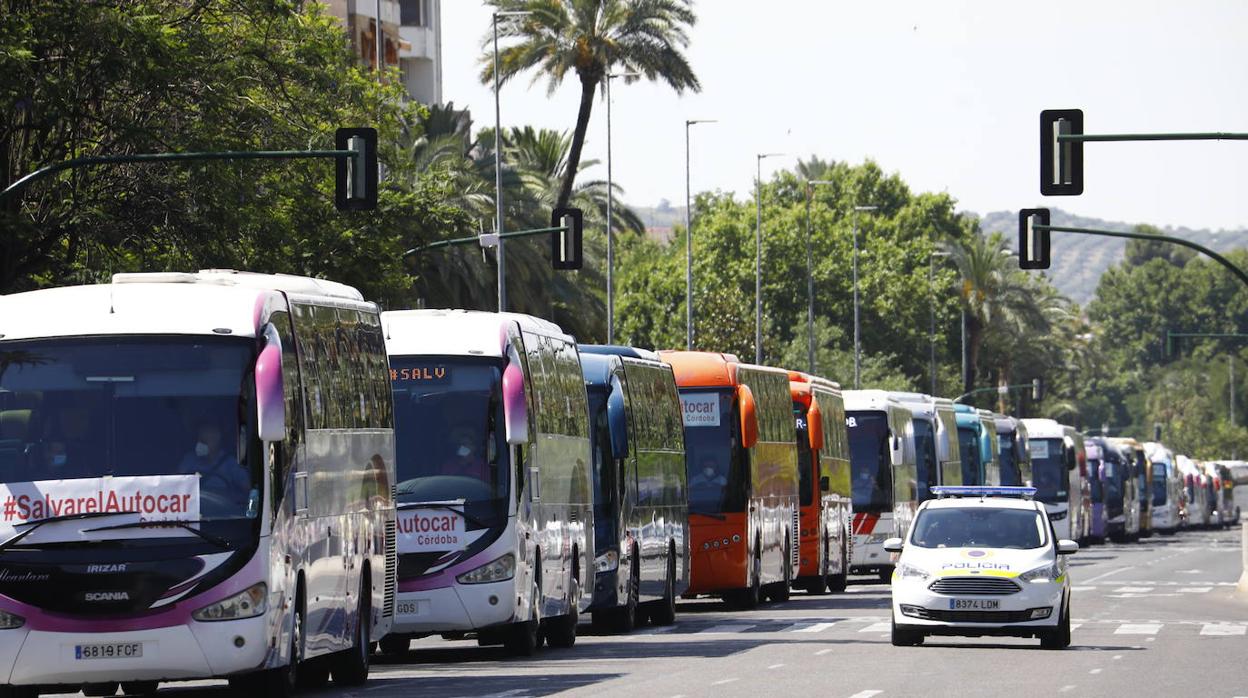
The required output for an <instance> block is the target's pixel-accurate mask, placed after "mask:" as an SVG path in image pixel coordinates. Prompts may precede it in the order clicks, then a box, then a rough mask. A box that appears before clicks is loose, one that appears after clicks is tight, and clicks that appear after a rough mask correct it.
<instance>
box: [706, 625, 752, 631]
mask: <svg viewBox="0 0 1248 698" xmlns="http://www.w3.org/2000/svg"><path fill="white" fill-rule="evenodd" d="M753 627H755V626H753V625H742V624H741V623H724V624H722V625H712V626H711V627H709V628H707V629H706V630H703V631H701V632H702V633H743V632H745V631H747V630H749V629H751V628H753Z"/></svg>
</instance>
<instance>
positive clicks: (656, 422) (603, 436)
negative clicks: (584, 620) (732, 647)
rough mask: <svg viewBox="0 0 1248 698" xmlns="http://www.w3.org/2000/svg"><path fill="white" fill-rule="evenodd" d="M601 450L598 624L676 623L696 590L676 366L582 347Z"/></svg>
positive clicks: (597, 473) (646, 355)
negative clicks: (684, 598)
mask: <svg viewBox="0 0 1248 698" xmlns="http://www.w3.org/2000/svg"><path fill="white" fill-rule="evenodd" d="M580 352H581V372H582V374H583V375H584V376H585V386H586V390H587V391H588V392H589V425H590V435H591V439H592V442H593V468H591V471H590V472H591V473H592V475H593V499H594V553H595V554H596V557H595V558H594V592H593V593H594V598H593V602H592V603H591V605H590V607H589V609H590V611H591V612H592V613H593V618H594V623H595V624H596V625H598V626H602V627H609V628H611V629H613V630H615V631H617V632H628V631H630V630H632V629H633V627H634V626H635V625H636V624H637V623H638V621H639V620H644V619H646V618H649V620H650V622H651V623H652V624H654V625H671V624H672V623H674V622H676V597H678V596H680V595H681V594H683V593H685V590H686V589H688V588H689V504H688V495H687V493H686V491H685V482H686V473H685V429H684V424H683V423H682V417H681V414H682V412H681V405H680V394H679V393H678V392H677V390H676V379H675V377H674V376H673V374H672V368H671V366H668V365H667V364H664V363H661V362H660V361H659V355H658V354H655V353H654V352H651V351H644V350H641V349H634V348H632V347H617V346H599V345H589V344H582V345H581V346H580Z"/></svg>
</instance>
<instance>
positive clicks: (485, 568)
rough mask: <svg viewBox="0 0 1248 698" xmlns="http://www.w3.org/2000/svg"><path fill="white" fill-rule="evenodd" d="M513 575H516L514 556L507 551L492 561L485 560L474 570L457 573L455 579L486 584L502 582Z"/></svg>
mask: <svg viewBox="0 0 1248 698" xmlns="http://www.w3.org/2000/svg"><path fill="white" fill-rule="evenodd" d="M514 576H516V556H515V555H512V554H511V553H507V554H506V555H504V556H502V557H500V558H498V559H497V560H494V561H493V562H487V563H485V564H484V565H481V566H480V567H478V568H476V569H475V570H469V571H467V572H465V573H463V574H461V575H459V576H458V577H456V578H455V581H457V582H459V583H460V584H488V583H490V582H503V581H506V580H508V579H511V578H512V577H514Z"/></svg>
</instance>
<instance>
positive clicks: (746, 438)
mask: <svg viewBox="0 0 1248 698" xmlns="http://www.w3.org/2000/svg"><path fill="white" fill-rule="evenodd" d="M737 400H738V404H739V407H740V409H741V446H742V447H743V448H754V444H757V443H758V405H756V404H755V402H754V391H752V390H750V386H748V385H745V384H744V383H742V384H741V385H740V386H738V387H737Z"/></svg>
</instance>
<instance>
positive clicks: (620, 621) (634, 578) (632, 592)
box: [611, 550, 641, 633]
mask: <svg viewBox="0 0 1248 698" xmlns="http://www.w3.org/2000/svg"><path fill="white" fill-rule="evenodd" d="M640 576H641V569H640V564H639V563H638V561H637V551H636V550H634V551H633V559H632V564H630V565H629V577H628V598H627V599H625V601H624V605H623V606H620V607H619V608H617V609H615V612H614V613H613V614H612V615H613V616H614V618H612V620H613V622H612V624H611V625H612V629H613V630H615V632H617V633H631V632H632V631H633V628H635V627H637V603H638V598H637V597H638V596H640V595H641V592H640V587H639V585H640V584H641V580H640V579H639V577H640Z"/></svg>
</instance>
